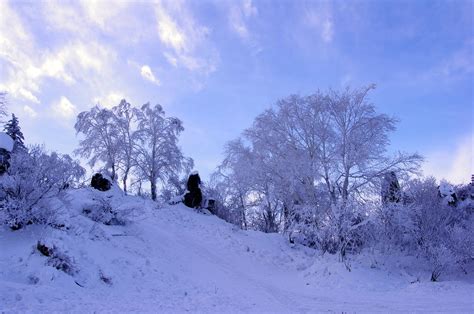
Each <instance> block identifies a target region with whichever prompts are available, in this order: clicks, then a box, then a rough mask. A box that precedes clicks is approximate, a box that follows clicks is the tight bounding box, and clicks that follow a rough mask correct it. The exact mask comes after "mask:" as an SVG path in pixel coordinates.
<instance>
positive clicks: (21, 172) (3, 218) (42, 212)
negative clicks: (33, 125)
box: [0, 146, 85, 230]
mask: <svg viewBox="0 0 474 314" xmlns="http://www.w3.org/2000/svg"><path fill="white" fill-rule="evenodd" d="M84 173H85V171H84V169H83V168H82V167H81V166H80V165H79V163H78V162H76V161H74V160H73V159H72V158H71V157H69V156H68V155H60V154H57V153H54V152H53V153H51V154H48V153H46V152H45V151H44V149H43V148H42V147H40V146H33V147H31V148H30V149H29V151H23V150H19V151H17V152H15V153H13V154H12V156H11V159H10V167H9V168H8V171H7V172H6V173H5V174H4V175H2V176H1V177H0V193H1V196H0V223H1V224H6V225H8V226H9V227H10V228H12V229H14V230H16V229H20V228H22V227H24V226H25V225H27V224H44V223H49V224H53V225H54V224H57V223H58V221H56V218H57V215H56V214H57V213H56V212H55V207H54V206H53V205H52V201H54V199H55V198H56V197H58V196H60V195H61V194H62V193H63V192H64V191H65V190H66V189H67V188H69V187H72V186H74V184H75V182H77V181H78V180H79V179H80V178H81V177H82V176H83V175H84Z"/></svg>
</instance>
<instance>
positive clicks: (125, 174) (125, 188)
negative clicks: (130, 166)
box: [122, 171, 128, 195]
mask: <svg viewBox="0 0 474 314" xmlns="http://www.w3.org/2000/svg"><path fill="white" fill-rule="evenodd" d="M127 178H128V171H125V173H124V174H123V179H122V182H123V192H124V193H125V195H127Z"/></svg>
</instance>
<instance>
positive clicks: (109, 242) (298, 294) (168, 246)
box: [0, 189, 474, 313]
mask: <svg viewBox="0 0 474 314" xmlns="http://www.w3.org/2000/svg"><path fill="white" fill-rule="evenodd" d="M97 193H100V192H95V191H92V190H90V189H83V190H79V191H74V192H71V193H70V195H69V197H68V198H67V199H65V200H64V201H63V206H65V207H67V208H68V210H69V213H70V216H71V217H70V218H69V223H68V226H69V229H68V230H57V229H52V228H46V227H39V226H29V227H28V228H26V229H24V230H20V231H15V232H12V231H10V230H8V229H0V248H1V250H0V313H2V312H6V313H16V312H22V313H23V312H31V313H41V312H48V313H50V312H81V313H89V312H121V313H123V312H141V313H144V312H155V313H156V312H164V313H183V312H203V313H207V312H209V313H240V312H245V313H296V312H301V313H310V312H311V313H313V312H328V311H329V312H368V311H369V312H388V311H389V312H393V311H403V312H406V311H410V312H471V313H472V312H474V303H473V296H474V284H473V280H472V277H468V276H467V277H466V278H461V279H458V280H449V281H444V282H439V283H431V282H429V281H428V279H429V274H423V273H421V272H420V273H419V274H413V273H408V272H407V271H404V270H403V268H399V269H401V270H399V271H392V270H388V268H387V267H385V266H384V263H382V262H380V261H379V262H377V261H376V260H377V258H375V257H370V258H369V257H367V258H365V259H363V258H361V260H357V261H353V262H352V265H351V266H352V267H351V268H352V271H351V272H349V271H348V270H347V269H346V267H345V265H344V264H343V263H341V262H339V261H338V260H337V257H335V256H330V255H324V256H321V255H320V254H319V253H318V252H316V251H313V250H310V249H307V248H304V247H299V246H297V247H292V246H291V245H290V244H289V243H288V242H287V241H286V240H285V239H284V238H283V237H282V236H280V235H277V234H263V233H260V232H253V231H242V230H239V229H238V228H236V227H234V226H232V225H230V224H227V223H225V222H223V221H222V220H220V219H218V218H217V217H214V216H207V215H203V214H200V213H197V212H195V211H194V210H191V209H189V208H186V207H184V206H183V205H181V204H180V205H174V206H165V207H163V208H159V206H158V205H157V204H156V203H152V202H150V201H147V200H143V199H140V198H136V197H123V196H119V195H118V194H117V193H115V194H114V193H111V194H110V195H107V197H108V198H109V199H110V201H111V202H112V203H113V205H114V206H116V207H120V208H121V209H122V210H123V211H124V212H125V211H126V212H132V213H133V214H132V215H129V216H128V220H129V223H128V224H127V225H125V226H106V225H103V224H99V223H96V222H93V221H92V220H90V219H89V218H87V217H85V216H84V215H82V214H81V208H83V207H84V206H85V205H84V204H86V203H87V202H88V201H89V200H90V199H91V198H93V197H94V196H97V195H96V194H97ZM38 240H41V241H42V242H43V243H47V244H48V245H50V246H53V245H54V246H56V247H57V248H58V250H60V251H61V252H62V253H63V254H64V255H67V256H68V257H70V259H71V264H72V265H73V269H72V272H73V275H68V274H65V273H64V272H62V271H59V270H57V269H55V268H53V267H51V266H48V265H47V259H48V258H47V257H45V256H43V255H41V254H40V253H39V252H38V250H36V243H37V241H38ZM370 265H372V267H370ZM390 269H391V268H390ZM418 275H420V276H424V277H426V278H424V277H423V278H421V280H420V281H417V276H418ZM101 278H102V279H101ZM411 282H414V283H411Z"/></svg>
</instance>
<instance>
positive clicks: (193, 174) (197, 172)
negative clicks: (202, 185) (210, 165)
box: [191, 170, 199, 176]
mask: <svg viewBox="0 0 474 314" xmlns="http://www.w3.org/2000/svg"><path fill="white" fill-rule="evenodd" d="M197 174H199V171H197V170H194V171H192V172H191V175H192V176H195V175H197Z"/></svg>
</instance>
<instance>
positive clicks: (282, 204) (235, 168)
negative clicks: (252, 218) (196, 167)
mask: <svg viewBox="0 0 474 314" xmlns="http://www.w3.org/2000/svg"><path fill="white" fill-rule="evenodd" d="M373 88H374V86H368V87H364V88H361V89H349V88H347V89H345V90H343V91H332V90H330V91H328V92H321V91H317V92H316V93H315V94H313V95H310V96H306V97H301V96H298V95H293V96H290V97H288V98H285V99H282V100H280V101H278V102H277V103H276V105H275V106H274V107H273V108H271V109H268V110H266V111H265V112H263V113H262V114H260V115H259V116H257V118H256V119H255V121H254V123H253V125H252V126H251V127H250V128H248V129H247V130H245V132H244V133H243V135H242V137H241V139H240V140H239V141H237V142H238V143H240V144H239V145H240V147H237V146H235V145H234V149H233V150H231V151H228V150H227V151H226V154H225V160H224V162H223V164H222V169H225V170H226V172H227V174H228V176H227V177H226V180H229V181H230V182H232V183H230V182H229V185H234V186H239V185H240V184H242V185H244V186H246V187H247V188H248V189H249V191H246V195H244V196H243V197H244V198H246V199H248V200H249V199H252V200H253V201H254V203H255V202H257V203H259V207H260V211H261V212H262V214H263V213H265V212H266V211H268V209H272V210H271V213H272V214H271V215H270V213H269V212H266V213H265V216H263V217H273V218H274V219H275V220H276V221H277V222H278V221H280V220H282V222H283V224H284V225H283V230H287V229H288V227H289V226H290V225H292V224H293V221H292V220H293V219H297V217H302V216H304V215H306V214H307V213H312V215H317V219H318V220H319V223H320V224H325V225H328V226H329V225H333V226H336V227H335V228H334V230H339V231H338V233H339V234H335V235H333V236H335V237H336V238H338V239H339V238H340V237H341V236H342V237H343V236H344V235H343V233H341V232H342V230H343V229H344V228H342V227H341V226H346V225H347V226H348V227H347V229H348V230H349V229H351V230H353V229H354V228H356V226H359V225H361V223H362V222H361V221H359V222H357V221H358V220H359V218H360V217H362V218H364V217H367V216H366V215H365V214H364V213H361V212H360V210H358V211H357V213H355V212H354V213H351V212H353V211H352V209H351V208H347V207H348V206H346V204H349V203H350V204H354V202H355V203H357V202H360V201H362V200H364V199H367V198H371V197H372V198H373V197H374V196H376V195H377V194H378V193H379V191H380V178H381V177H382V176H383V175H384V174H385V173H387V172H390V171H395V172H397V173H402V174H403V173H411V172H414V171H416V170H417V169H418V165H419V162H420V161H421V157H420V156H419V155H417V154H405V153H398V154H396V155H394V156H389V155H388V154H387V146H388V144H389V139H388V136H389V134H390V132H392V131H393V130H394V129H395V123H396V120H395V119H393V118H391V117H389V116H387V115H385V114H381V113H377V112H376V109H375V106H374V105H373V104H372V103H371V102H370V101H369V99H368V93H369V92H370V90H372V89H373ZM237 142H236V143H237ZM236 151H240V152H245V154H243V153H241V154H238V153H236ZM229 160H231V161H232V163H229ZM240 165H243V166H240ZM240 173H245V175H244V176H242V175H240ZM224 174H225V173H224ZM244 182H245V183H244ZM324 194H325V195H324ZM242 203H244V202H242ZM253 207H254V208H255V206H253ZM358 208H360V207H358ZM308 209H310V211H308ZM302 211H303V212H302ZM346 211H347V212H346ZM341 219H342V220H344V219H346V221H344V222H341ZM300 221H301V220H299V221H295V223H298V224H299V223H300ZM337 226H339V227H337ZM279 228H282V226H279ZM341 228H342V229H341ZM342 242H344V241H342Z"/></svg>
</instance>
